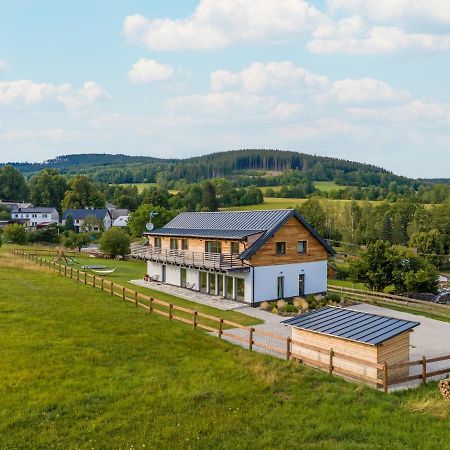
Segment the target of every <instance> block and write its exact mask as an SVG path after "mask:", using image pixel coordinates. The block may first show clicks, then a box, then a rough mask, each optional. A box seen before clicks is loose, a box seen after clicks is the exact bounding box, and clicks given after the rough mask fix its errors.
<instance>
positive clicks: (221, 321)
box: [219, 317, 223, 339]
mask: <svg viewBox="0 0 450 450" xmlns="http://www.w3.org/2000/svg"><path fill="white" fill-rule="evenodd" d="M222 333H223V319H222V317H221V318H220V322H219V339H222Z"/></svg>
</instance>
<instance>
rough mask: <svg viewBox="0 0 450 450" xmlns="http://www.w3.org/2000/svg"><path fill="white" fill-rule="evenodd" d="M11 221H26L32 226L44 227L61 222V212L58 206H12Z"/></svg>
mask: <svg viewBox="0 0 450 450" xmlns="http://www.w3.org/2000/svg"><path fill="white" fill-rule="evenodd" d="M11 221H12V222H18V223H24V224H25V225H26V226H28V227H30V228H39V227H44V226H47V225H50V224H53V223H56V224H58V223H59V212H58V210H57V209H56V208H52V207H44V206H36V207H28V208H20V207H12V209H11Z"/></svg>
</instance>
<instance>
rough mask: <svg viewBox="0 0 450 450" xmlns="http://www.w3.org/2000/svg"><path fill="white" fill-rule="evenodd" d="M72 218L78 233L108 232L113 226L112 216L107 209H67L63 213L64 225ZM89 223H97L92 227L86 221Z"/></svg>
mask: <svg viewBox="0 0 450 450" xmlns="http://www.w3.org/2000/svg"><path fill="white" fill-rule="evenodd" d="M69 216H71V217H72V219H73V223H74V228H75V231H76V232H77V233H79V232H86V231H100V230H108V229H109V228H111V226H112V219H111V214H110V212H109V210H108V209H106V208H86V209H66V210H65V211H64V213H63V218H62V224H63V225H65V224H66V220H67V218H68V217H69ZM88 218H89V219H96V220H89V222H97V223H96V224H94V225H92V224H91V223H88V225H86V219H88Z"/></svg>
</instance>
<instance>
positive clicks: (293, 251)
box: [250, 217, 328, 267]
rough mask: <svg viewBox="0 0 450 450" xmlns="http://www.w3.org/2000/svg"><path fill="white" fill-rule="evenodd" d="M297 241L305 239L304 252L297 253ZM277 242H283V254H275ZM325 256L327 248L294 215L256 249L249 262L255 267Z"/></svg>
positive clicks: (319, 259) (318, 258)
mask: <svg viewBox="0 0 450 450" xmlns="http://www.w3.org/2000/svg"><path fill="white" fill-rule="evenodd" d="M298 241H306V252H305V253H302V254H299V253H298V251H297V244H298ZM277 242H285V254H277V248H276V247H277ZM327 257H328V253H327V250H326V249H325V247H324V246H323V245H322V244H321V243H320V242H319V240H318V239H317V238H316V237H314V236H313V235H312V234H311V232H310V231H309V230H308V229H307V228H306V227H305V226H304V225H303V224H302V223H301V222H300V221H299V220H298V219H297V218H296V217H291V218H289V219H288V220H287V221H286V223H284V224H283V226H282V227H281V228H280V229H279V230H278V231H277V232H276V233H275V235H274V236H273V237H271V238H269V239H268V240H267V241H266V242H265V243H264V245H263V246H262V247H261V248H260V249H258V251H257V252H256V253H255V254H254V255H253V256H252V257H251V259H250V263H251V265H252V266H255V267H258V266H271V265H277V264H294V263H304V262H314V261H324V260H326V259H327Z"/></svg>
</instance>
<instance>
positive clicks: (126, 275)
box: [30, 254, 263, 327]
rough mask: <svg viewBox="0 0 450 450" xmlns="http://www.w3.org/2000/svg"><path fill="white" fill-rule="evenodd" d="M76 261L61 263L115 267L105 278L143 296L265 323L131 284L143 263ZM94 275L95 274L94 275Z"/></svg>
mask: <svg viewBox="0 0 450 450" xmlns="http://www.w3.org/2000/svg"><path fill="white" fill-rule="evenodd" d="M44 258H45V259H47V260H50V261H51V260H53V257H48V256H46V257H44ZM74 259H75V261H76V262H77V263H78V264H69V263H65V262H64V261H63V262H61V263H62V264H65V265H67V266H68V267H73V269H80V270H82V269H81V266H83V265H104V266H107V267H115V268H116V271H115V272H114V273H112V274H109V275H104V276H103V278H104V279H105V280H111V281H112V282H113V283H118V284H120V285H122V286H125V287H128V288H129V289H133V290H134V291H137V292H140V293H141V294H144V295H148V296H153V297H154V298H157V299H160V300H163V301H166V302H169V303H173V304H174V305H178V306H182V307H184V308H190V309H196V310H197V311H199V312H202V313H205V314H210V315H213V316H216V317H222V318H223V319H227V320H230V321H232V322H236V323H239V324H241V325H257V324H260V323H263V321H262V320H259V319H256V318H254V317H251V316H247V315H246V314H242V313H240V312H238V311H234V310H229V311H224V310H221V309H218V308H213V307H210V306H206V305H202V304H200V303H194V302H191V301H189V300H186V299H183V298H181V297H177V296H175V295H171V294H166V293H164V292H160V291H158V290H156V289H149V288H146V287H141V286H137V285H135V284H133V283H130V280H142V278H143V276H144V275H145V273H146V272H147V269H146V264H145V262H143V261H120V260H111V259H103V258H95V259H94V258H90V257H89V256H84V255H83V254H80V255H77V256H76V257H75V258H74ZM30 264H34V263H30ZM93 275H95V274H94V273H93ZM163 309H164V308H163ZM181 315H182V314H181ZM210 325H214V326H216V327H217V324H210Z"/></svg>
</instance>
